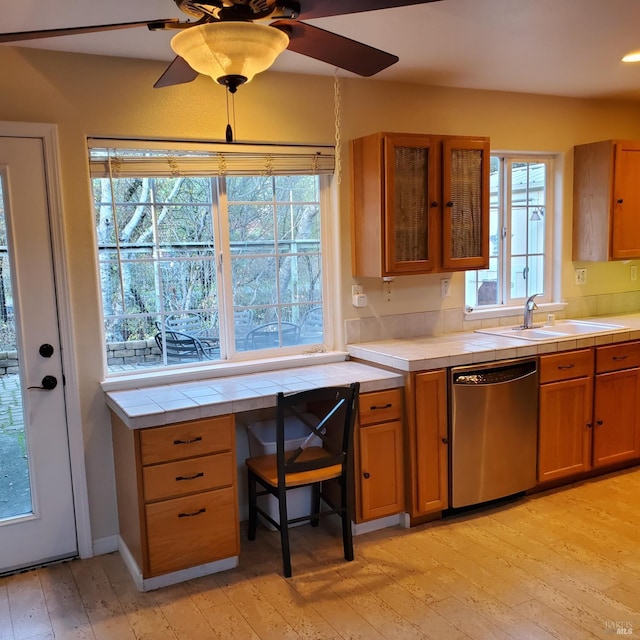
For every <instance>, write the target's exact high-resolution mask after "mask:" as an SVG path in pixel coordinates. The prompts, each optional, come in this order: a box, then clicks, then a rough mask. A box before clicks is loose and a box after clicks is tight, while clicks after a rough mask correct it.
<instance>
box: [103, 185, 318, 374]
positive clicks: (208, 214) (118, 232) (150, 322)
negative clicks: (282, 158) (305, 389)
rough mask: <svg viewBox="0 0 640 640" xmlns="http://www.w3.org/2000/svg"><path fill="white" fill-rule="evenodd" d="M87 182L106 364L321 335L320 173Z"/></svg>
mask: <svg viewBox="0 0 640 640" xmlns="http://www.w3.org/2000/svg"><path fill="white" fill-rule="evenodd" d="M92 184H93V195H94V209H95V224H96V236H97V242H98V257H99V270H100V283H101V287H102V305H103V312H104V323H105V337H106V341H107V357H108V364H109V368H110V369H112V370H119V369H121V368H123V367H124V368H131V367H134V368H135V367H142V366H162V365H172V364H180V363H182V362H190V361H195V360H197V361H203V360H224V359H228V358H230V357H233V355H234V354H236V353H239V352H247V351H255V350H259V349H274V348H284V347H292V346H295V345H307V348H308V345H309V344H313V343H318V344H321V343H322V341H323V322H322V263H321V235H320V219H321V218H320V193H319V192H320V187H319V177H318V176H314V175H275V176H264V175H260V176H258V175H248V176H227V177H202V176H199V175H198V176H184V175H178V176H173V177H167V176H157V177H148V176H145V177H135V176H127V177H114V176H111V177H99V178H95V177H94V178H93V179H92Z"/></svg>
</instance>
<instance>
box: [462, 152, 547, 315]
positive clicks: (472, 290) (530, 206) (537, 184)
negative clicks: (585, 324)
mask: <svg viewBox="0 0 640 640" xmlns="http://www.w3.org/2000/svg"><path fill="white" fill-rule="evenodd" d="M550 167H551V159H550V158H548V157H525V156H519V155H518V156H516V155H513V156H498V155H492V156H491V169H490V219H489V240H490V242H489V268H488V269H483V270H480V271H467V272H466V274H465V304H466V306H467V308H471V309H475V308H478V307H489V306H498V305H511V304H515V305H518V304H522V302H524V300H525V299H526V298H528V297H529V296H530V295H532V294H534V293H537V294H540V298H539V299H538V300H545V299H549V296H550V291H549V284H548V282H549V278H548V273H547V270H548V269H549V266H550V265H551V264H552V260H551V256H550V255H548V253H547V250H548V247H547V231H548V229H549V228H550V226H549V225H550V213H551V207H550V202H549V201H550V196H549V194H550V180H551V178H550V176H551V171H550Z"/></svg>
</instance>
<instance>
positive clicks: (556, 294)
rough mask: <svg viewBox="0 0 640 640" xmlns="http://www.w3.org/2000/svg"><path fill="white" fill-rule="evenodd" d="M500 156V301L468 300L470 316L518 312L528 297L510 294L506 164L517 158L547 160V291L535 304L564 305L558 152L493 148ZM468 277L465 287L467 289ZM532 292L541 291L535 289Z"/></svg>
mask: <svg viewBox="0 0 640 640" xmlns="http://www.w3.org/2000/svg"><path fill="white" fill-rule="evenodd" d="M496 157H497V158H498V159H499V162H500V171H501V172H502V176H501V184H500V189H501V194H500V197H501V204H500V220H499V224H498V235H499V242H500V248H499V253H498V271H499V277H498V287H499V293H498V297H499V302H498V303H497V304H495V305H482V306H475V307H473V306H469V305H467V304H466V290H465V308H464V315H465V318H466V319H467V320H473V319H484V318H499V317H507V316H515V315H520V314H522V313H523V307H524V302H525V301H526V298H525V297H521V298H511V297H510V295H509V287H508V283H510V278H511V276H510V273H511V235H512V234H511V233H510V225H511V220H510V212H511V188H512V187H511V179H510V176H511V174H510V171H509V172H507V171H506V170H505V167H506V166H508V167H509V168H511V167H512V165H513V164H514V163H517V162H535V163H540V162H544V163H545V164H546V166H547V170H546V179H545V202H544V207H545V241H544V242H545V252H544V253H545V265H544V294H543V295H540V296H538V297H536V304H537V306H538V308H539V310H540V311H549V312H552V311H560V310H562V309H564V306H565V305H564V304H563V303H562V302H561V290H560V287H561V278H560V264H561V259H560V256H559V255H558V251H559V250H560V247H561V246H562V238H561V232H562V229H561V216H560V215H558V214H557V212H558V211H559V210H561V186H560V179H559V177H560V167H561V165H562V162H561V159H560V157H559V156H558V155H557V154H555V153H532V152H500V151H492V152H491V158H496ZM466 286H467V284H466V278H465V289H466ZM532 293H538V292H537V291H536V292H532Z"/></svg>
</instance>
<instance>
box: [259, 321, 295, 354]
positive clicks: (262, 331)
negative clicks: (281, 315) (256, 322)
mask: <svg viewBox="0 0 640 640" xmlns="http://www.w3.org/2000/svg"><path fill="white" fill-rule="evenodd" d="M299 342H300V327H299V326H298V325H297V324H293V322H267V323H265V324H261V325H260V326H258V327H256V328H255V329H251V331H249V333H247V337H246V348H247V349H268V348H269V347H288V346H291V345H294V344H298V343H299Z"/></svg>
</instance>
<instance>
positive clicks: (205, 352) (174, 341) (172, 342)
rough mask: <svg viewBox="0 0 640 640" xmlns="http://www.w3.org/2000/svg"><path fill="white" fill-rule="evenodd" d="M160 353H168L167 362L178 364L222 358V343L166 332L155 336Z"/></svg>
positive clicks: (177, 332) (176, 332) (175, 332)
mask: <svg viewBox="0 0 640 640" xmlns="http://www.w3.org/2000/svg"><path fill="white" fill-rule="evenodd" d="M155 339H156V344H157V345H158V347H159V348H160V351H162V352H163V353H166V356H167V362H168V363H171V364H177V363H181V362H193V361H202V360H217V359H219V358H220V341H219V340H214V339H207V340H206V341H203V340H200V339H199V338H196V337H195V336H190V335H188V334H186V333H181V332H179V331H165V332H164V338H163V335H162V333H160V332H159V333H157V334H156V336H155Z"/></svg>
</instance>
